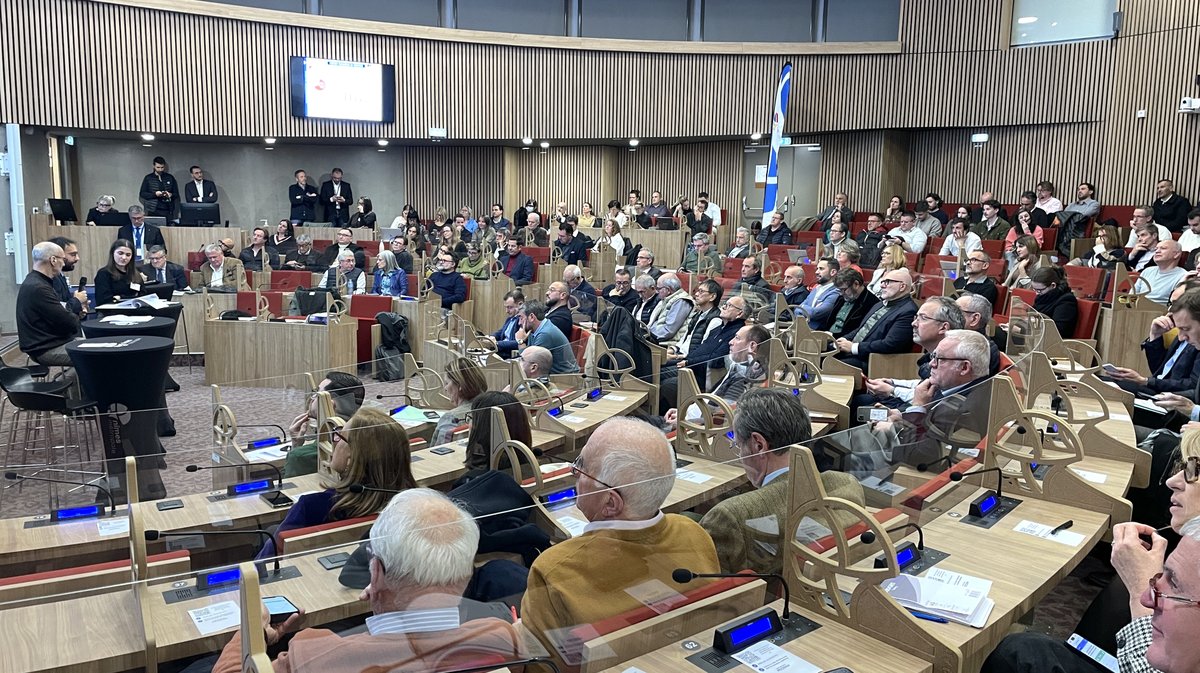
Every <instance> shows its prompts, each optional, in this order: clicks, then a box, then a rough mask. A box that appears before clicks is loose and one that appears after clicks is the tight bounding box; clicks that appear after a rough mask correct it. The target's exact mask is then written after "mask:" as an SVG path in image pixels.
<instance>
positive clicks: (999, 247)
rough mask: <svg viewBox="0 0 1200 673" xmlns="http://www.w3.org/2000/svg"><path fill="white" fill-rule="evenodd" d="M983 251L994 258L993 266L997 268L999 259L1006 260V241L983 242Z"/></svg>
mask: <svg viewBox="0 0 1200 673" xmlns="http://www.w3.org/2000/svg"><path fill="white" fill-rule="evenodd" d="M981 244H982V245H983V251H984V252H986V253H987V254H988V256H989V257H991V258H992V266H996V260H997V259H1003V258H1004V241H981Z"/></svg>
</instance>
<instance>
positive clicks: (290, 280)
mask: <svg viewBox="0 0 1200 673" xmlns="http://www.w3.org/2000/svg"><path fill="white" fill-rule="evenodd" d="M310 285H312V273H310V272H308V271H272V272H271V289H272V290H279V291H280V292H293V291H295V289H296V288H298V287H308V286H310Z"/></svg>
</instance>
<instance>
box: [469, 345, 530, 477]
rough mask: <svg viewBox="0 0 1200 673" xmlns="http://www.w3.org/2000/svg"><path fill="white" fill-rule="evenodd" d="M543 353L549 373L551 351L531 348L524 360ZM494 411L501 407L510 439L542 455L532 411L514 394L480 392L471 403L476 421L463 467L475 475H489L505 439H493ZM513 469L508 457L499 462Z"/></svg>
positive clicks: (474, 421) (498, 465) (503, 456)
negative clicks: (531, 422)
mask: <svg viewBox="0 0 1200 673" xmlns="http://www.w3.org/2000/svg"><path fill="white" fill-rule="evenodd" d="M534 349H536V350H539V351H542V352H544V353H545V357H546V360H547V367H546V371H549V362H548V361H549V359H550V352H549V351H547V350H546V349H544V348H539V347H538V346H530V347H529V348H527V349H526V352H525V353H524V354H523V357H529V356H530V355H531V354H530V353H529V351H531V350H534ZM493 408H498V409H500V410H501V411H502V412H503V413H504V425H505V427H506V428H507V429H508V438H509V439H511V440H512V441H514V442H520V443H522V444H524V445H525V446H526V447H527V448H529V449H530V450H531V451H534V453H535V455H536V454H540V453H541V452H540V451H537V450H536V449H534V448H533V430H532V428H531V427H530V425H529V412H528V411H526V410H525V407H524V406H522V405H521V403H520V402H519V401H517V398H516V397H514V396H513V394H512V393H509V392H504V391H497V390H489V391H486V392H483V393H480V394H479V396H478V397H476V398H475V401H473V402H472V403H471V413H472V414H474V415H475V418H474V419H472V421H471V432H470V434H468V435H467V451H466V453H467V458H466V460H465V461H463V464H465V465H466V466H467V469H468V470H470V471H473V472H477V473H478V472H485V471H487V470H488V469H490V466H491V461H492V453H493V452H494V450H495V448H496V446H497V445H499V443H500V440H501V438H499V437H493V436H492V424H491V422H490V418H489V417H488V415H487V414H489V413H490V410H491V409H493ZM509 466H510V463H509V461H508V457H507V456H505V455H503V454H501V457H500V459H499V461H498V463H497V468H499V469H501V470H507V469H508V468H509ZM528 468H530V469H534V470H536V469H538V468H537V466H536V465H530V466H528Z"/></svg>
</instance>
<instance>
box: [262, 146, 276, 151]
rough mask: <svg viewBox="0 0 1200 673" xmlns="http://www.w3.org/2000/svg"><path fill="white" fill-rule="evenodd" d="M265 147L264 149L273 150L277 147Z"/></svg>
mask: <svg viewBox="0 0 1200 673" xmlns="http://www.w3.org/2000/svg"><path fill="white" fill-rule="evenodd" d="M263 149H264V150H273V149H275V148H274V147H271V146H270V145H267V146H266V147H264V148H263Z"/></svg>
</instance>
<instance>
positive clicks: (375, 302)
mask: <svg viewBox="0 0 1200 673" xmlns="http://www.w3.org/2000/svg"><path fill="white" fill-rule="evenodd" d="M390 310H392V298H391V297H390V296H388V295H379V294H355V295H351V296H350V307H349V309H348V313H349V314H350V315H351V316H354V317H355V318H367V319H369V320H371V321H374V320H375V314H376V313H379V312H381V311H390ZM358 331H359V333H361V332H362V331H363V329H362V327H361V326H360V327H359V329H358ZM366 331H367V333H368V334H370V332H371V330H370V329H367V330H366Z"/></svg>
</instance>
